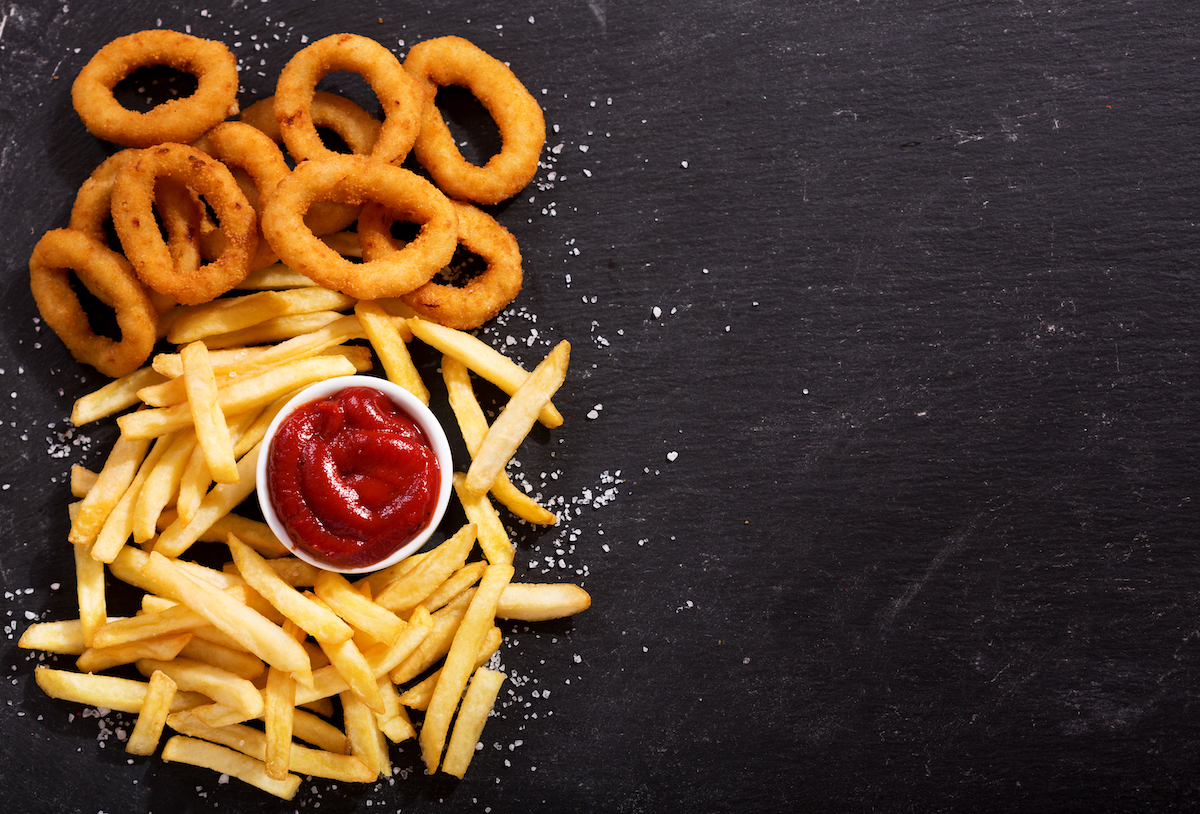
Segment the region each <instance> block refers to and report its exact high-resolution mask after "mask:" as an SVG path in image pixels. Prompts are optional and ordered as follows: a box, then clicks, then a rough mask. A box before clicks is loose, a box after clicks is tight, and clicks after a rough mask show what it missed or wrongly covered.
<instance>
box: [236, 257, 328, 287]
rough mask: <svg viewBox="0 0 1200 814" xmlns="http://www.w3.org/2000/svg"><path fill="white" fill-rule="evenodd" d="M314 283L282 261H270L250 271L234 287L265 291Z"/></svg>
mask: <svg viewBox="0 0 1200 814" xmlns="http://www.w3.org/2000/svg"><path fill="white" fill-rule="evenodd" d="M314 285H316V283H315V282H313V280H312V279H310V278H309V277H305V276H304V275H303V274H301V273H300V272H298V271H294V270H292V269H290V268H288V267H287V266H285V265H284V264H283V263H272V264H271V265H269V266H267V267H266V268H261V269H258V270H257V271H252V272H250V273H249V274H248V275H246V278H245V279H244V280H242V281H241V282H240V283H238V284H237V285H235V286H234V288H236V289H238V290H239V291H267V290H278V289H286V288H303V287H305V286H314Z"/></svg>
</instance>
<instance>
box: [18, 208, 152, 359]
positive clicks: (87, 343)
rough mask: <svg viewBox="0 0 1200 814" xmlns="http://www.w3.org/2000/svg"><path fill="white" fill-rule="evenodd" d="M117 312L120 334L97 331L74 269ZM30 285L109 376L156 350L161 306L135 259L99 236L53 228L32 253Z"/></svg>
mask: <svg viewBox="0 0 1200 814" xmlns="http://www.w3.org/2000/svg"><path fill="white" fill-rule="evenodd" d="M71 271H74V272H75V276H76V277H78V278H79V280H80V282H82V283H83V285H84V286H85V287H86V288H87V290H88V291H90V292H91V293H92V294H93V295H95V297H96V298H97V299H99V300H100V301H101V302H102V303H104V304H105V305H107V306H108V307H109V308H112V309H113V310H114V311H115V312H116V317H117V327H118V328H119V329H120V331H121V338H120V340H114V339H110V338H108V337H106V336H102V335H100V334H97V333H96V332H95V331H94V330H93V329H92V326H91V323H90V321H89V320H88V315H87V313H86V312H85V311H84V310H83V306H82V305H81V304H80V302H79V297H78V296H77V295H76V294H75V292H74V290H73V289H72V288H71V275H70V272H71ZM29 286H30V288H31V289H32V291H33V299H34V301H35V302H36V303H37V307H38V310H39V311H40V312H41V314H42V318H43V319H45V320H46V324H47V325H49V326H50V329H51V330H52V331H54V333H55V334H57V335H58V337H59V339H61V340H62V341H63V344H64V345H66V346H67V350H69V351H71V355H72V356H74V357H75V358H76V359H78V360H79V361H81V362H84V363H85V364H89V365H91V366H92V367H94V368H96V369H97V370H99V371H100V372H101V373H103V374H104V375H106V376H111V377H113V378H117V377H120V376H124V375H126V374H128V373H132V372H133V371H135V370H137V369H138V367H140V366H141V365H142V363H143V362H145V361H146V359H147V358H149V356H150V352H151V351H152V350H153V349H154V342H155V340H156V338H157V331H158V327H157V326H158V311H157V310H156V309H155V308H154V304H153V303H152V302H151V301H150V296H149V294H148V293H147V292H146V289H145V287H144V286H143V285H142V284H141V282H139V281H138V278H137V276H136V275H135V274H134V270H133V268H132V266H131V265H130V264H129V262H128V261H127V260H126V259H125V258H124V257H122V256H121V255H119V254H117V253H116V252H114V251H112V250H111V249H109V248H108V247H106V246H104V245H103V244H102V243H100V242H99V241H97V240H96V239H95V238H93V237H90V236H88V235H87V234H85V233H84V232H80V231H77V230H75V229H55V230H53V231H50V232H47V233H46V234H45V235H43V236H42V238H41V240H39V241H38V242H37V245H36V246H35V247H34V249H33V254H32V255H31V256H30V258H29Z"/></svg>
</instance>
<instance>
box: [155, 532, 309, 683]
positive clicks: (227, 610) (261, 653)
mask: <svg viewBox="0 0 1200 814" xmlns="http://www.w3.org/2000/svg"><path fill="white" fill-rule="evenodd" d="M142 575H143V576H144V577H146V578H147V579H150V580H152V581H154V582H155V583H158V585H159V586H160V587H161V590H158V591H157V593H161V594H165V595H167V596H170V597H172V598H174V599H177V600H178V601H179V602H181V603H182V604H184V605H187V606H188V607H190V608H191V609H192V610H194V611H196V612H197V613H199V614H200V615H201V616H204V617H205V618H206V619H208V621H209V622H211V623H212V624H213V625H215V626H216V627H217V628H219V629H220V630H221V631H223V632H224V633H226V634H227V635H229V636H232V637H233V638H234V639H235V640H237V641H238V642H239V643H240V644H241V645H242V646H243V647H244V648H245V649H246V650H248V651H249V652H251V653H253V654H254V655H256V656H258V657H259V658H260V659H262V660H263V661H265V662H266V663H267V664H270V665H271V666H272V667H278V668H279V669H281V670H286V671H288V672H290V673H291V674H292V675H293V676H294V677H295V678H296V680H297V681H299V682H301V683H302V684H305V685H306V686H307V685H311V684H312V667H311V665H310V662H309V660H308V654H307V653H306V652H305V650H304V648H303V647H301V646H300V644H299V642H297V641H296V640H295V639H293V638H291V637H290V636H288V635H287V634H286V633H284V632H283V630H282V629H281V628H279V627H278V626H276V625H274V624H272V623H271V622H269V621H268V620H267V619H266V618H265V617H263V616H262V615H261V614H259V613H256V612H255V611H253V610H251V609H250V608H248V607H247V606H245V605H243V604H241V603H239V602H237V601H236V600H234V599H233V598H232V597H230V596H229V595H228V594H226V593H224V592H223V591H221V590H220V589H219V588H217V587H215V586H213V585H208V584H206V583H204V582H201V581H200V580H196V579H193V578H192V577H191V576H189V575H188V574H187V573H186V572H185V571H184V570H183V569H181V568H179V567H178V566H177V565H173V564H172V563H171V561H170V560H168V559H167V558H166V557H164V556H162V555H161V554H159V553H157V552H155V553H152V554H150V557H149V559H148V560H147V562H146V565H145V566H143V567H142ZM214 700H220V699H214ZM231 706H235V705H231Z"/></svg>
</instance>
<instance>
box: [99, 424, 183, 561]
mask: <svg viewBox="0 0 1200 814" xmlns="http://www.w3.org/2000/svg"><path fill="white" fill-rule="evenodd" d="M169 443H170V439H169V438H159V439H157V440H156V441H155V442H154V445H153V446H152V447H151V449H150V452H149V454H148V455H146V457H145V458H143V459H142V463H141V465H140V466H139V467H138V471H137V474H136V475H135V476H134V478H133V481H131V482H130V484H129V486H128V487H126V489H125V493H124V494H123V495H121V499H120V500H118V501H117V503H116V505H114V506H113V508H112V511H110V512H109V513H108V517H106V518H104V525H103V526H101V527H100V533H99V534H98V535H96V541H95V542H94V543H92V547H91V555H92V557H93V558H95V559H97V560H99V561H100V562H103V563H109V562H112V561H113V560H114V559H116V556H117V553H118V552H119V551H120V550H121V548H122V546H124V545H125V543H126V541H128V540H129V538H130V536H131V535H132V534H133V524H134V521H135V520H136V516H135V514H136V506H137V498H138V495H139V494H140V493H141V491H142V484H144V483H145V482H146V478H147V477H148V476H149V475H150V473H151V472H152V471H153V470H154V469H155V468H157V466H158V462H159V460H161V459H162V457H163V453H164V452H166V450H167V448H168V446H169Z"/></svg>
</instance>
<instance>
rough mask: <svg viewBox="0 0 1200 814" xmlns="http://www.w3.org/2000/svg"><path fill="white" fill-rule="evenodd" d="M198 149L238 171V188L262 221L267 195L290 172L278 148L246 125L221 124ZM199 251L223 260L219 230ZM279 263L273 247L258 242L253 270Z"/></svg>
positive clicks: (205, 237)
mask: <svg viewBox="0 0 1200 814" xmlns="http://www.w3.org/2000/svg"><path fill="white" fill-rule="evenodd" d="M195 146H196V147H197V148H198V149H200V150H203V151H204V152H205V153H207V154H208V155H210V156H212V157H213V158H215V159H217V160H218V161H220V162H221V163H222V164H224V165H225V166H226V167H228V168H229V169H230V170H231V171H235V172H234V179H235V180H238V181H239V184H238V186H239V188H241V190H242V192H243V194H245V196H246V199H247V200H248V201H249V202H250V205H251V206H253V207H254V210H255V212H257V213H258V214H259V216H260V217H261V215H262V208H261V204H262V197H263V195H264V193H266V192H268V191H270V190H272V189H274V188H275V185H276V184H278V183H279V182H280V181H282V180H283V179H284V178H285V177H286V176H287V174H288V172H289V170H288V165H287V162H286V161H284V160H283V153H282V152H280V150H279V147H278V145H276V144H275V142H274V141H272V140H271V139H270V137H268V136H267V135H266V134H265V133H263V132H262V131H261V130H259V129H257V128H255V127H252V126H250V125H248V124H245V123H243V122H221V123H220V124H218V125H217V126H216V127H214V128H213V129H212V130H209V131H208V132H207V133H205V134H204V135H203V136H201V137H200V139H199V140H198V141H197V142H196V143H195ZM237 170H240V171H241V172H242V173H244V174H245V175H246V176H248V177H249V180H250V183H249V184H248V185H243V184H241V183H240V179H239V178H238V173H237V172H236V171H237ZM200 250H201V252H202V254H203V255H204V256H205V257H206V258H209V259H213V258H216V257H220V256H221V254H222V253H223V252H224V250H225V236H224V232H223V231H222V230H221V229H220V228H219V227H218V228H215V229H211V230H208V231H205V232H203V233H202V234H201V239H200ZM278 259H279V258H278V257H276V255H275V252H274V250H272V249H271V244H269V243H268V242H267V241H265V240H259V241H258V248H257V249H256V250H255V252H254V257H253V258H252V259H251V261H250V269H251V270H252V271H257V270H258V269H261V268H266V267H267V266H269V265H271V264H272V263H274V262H275V261H276V260H278Z"/></svg>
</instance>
